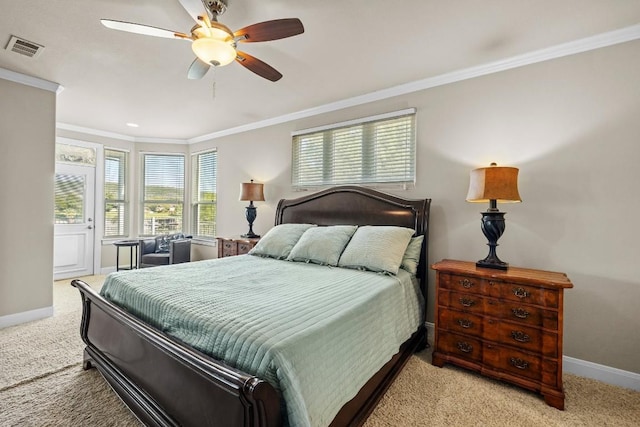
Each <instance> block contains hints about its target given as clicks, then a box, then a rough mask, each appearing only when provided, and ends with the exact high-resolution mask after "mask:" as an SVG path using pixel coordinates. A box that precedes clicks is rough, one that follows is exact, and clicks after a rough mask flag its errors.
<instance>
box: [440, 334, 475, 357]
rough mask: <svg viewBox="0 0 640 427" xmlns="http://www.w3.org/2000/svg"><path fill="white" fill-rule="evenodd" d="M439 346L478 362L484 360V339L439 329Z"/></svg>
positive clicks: (446, 351)
mask: <svg viewBox="0 0 640 427" xmlns="http://www.w3.org/2000/svg"><path fill="white" fill-rule="evenodd" d="M437 348H438V350H440V351H442V352H444V353H449V354H452V355H456V356H458V357H461V358H463V359H467V360H473V361H477V362H480V361H481V360H482V341H480V340H478V339H475V338H473V337H470V336H466V335H460V334H454V333H450V332H447V331H442V330H439V331H438V344H437Z"/></svg>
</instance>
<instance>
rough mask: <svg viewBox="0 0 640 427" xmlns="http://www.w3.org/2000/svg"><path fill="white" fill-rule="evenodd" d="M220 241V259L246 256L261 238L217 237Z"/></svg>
mask: <svg viewBox="0 0 640 427" xmlns="http://www.w3.org/2000/svg"><path fill="white" fill-rule="evenodd" d="M216 239H217V240H218V258H223V257H228V256H235V255H244V254H246V253H248V252H249V251H250V250H251V249H253V247H254V246H255V245H256V244H257V243H258V240H260V238H259V237H254V238H246V237H216Z"/></svg>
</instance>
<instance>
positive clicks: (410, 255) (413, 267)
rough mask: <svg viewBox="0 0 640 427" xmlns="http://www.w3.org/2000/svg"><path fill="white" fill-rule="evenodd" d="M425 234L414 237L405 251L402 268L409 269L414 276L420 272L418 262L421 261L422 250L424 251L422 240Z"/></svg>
mask: <svg viewBox="0 0 640 427" xmlns="http://www.w3.org/2000/svg"><path fill="white" fill-rule="evenodd" d="M423 240H424V236H416V237H412V238H411V240H410V241H409V245H408V246H407V250H406V251H404V256H403V257H402V262H401V263H400V268H401V269H403V270H406V271H408V272H409V273H411V274H413V275H414V276H415V275H416V273H417V272H418V263H419V262H420V252H422V241H423Z"/></svg>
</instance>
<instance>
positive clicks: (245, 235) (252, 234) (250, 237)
mask: <svg viewBox="0 0 640 427" xmlns="http://www.w3.org/2000/svg"><path fill="white" fill-rule="evenodd" d="M240 237H244V238H247V239H257V238H258V237H260V235H258V234H255V233H251V232H250V233H247V234H241V235H240Z"/></svg>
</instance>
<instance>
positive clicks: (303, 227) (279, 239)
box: [249, 224, 315, 259]
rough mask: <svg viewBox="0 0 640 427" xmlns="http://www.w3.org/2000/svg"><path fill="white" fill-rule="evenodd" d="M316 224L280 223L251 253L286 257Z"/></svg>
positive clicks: (279, 257)
mask: <svg viewBox="0 0 640 427" xmlns="http://www.w3.org/2000/svg"><path fill="white" fill-rule="evenodd" d="M312 227H315V224H280V225H276V226H275V227H273V228H272V229H271V230H269V231H268V232H267V234H265V235H264V236H263V237H262V238H261V239H260V240H259V241H258V243H257V244H256V245H255V246H254V247H253V249H251V250H250V251H249V254H250V255H257V256H261V257H268V258H275V259H286V258H287V257H288V256H289V252H291V248H293V247H294V246H295V244H296V243H298V239H300V236H302V234H303V233H304V232H305V231H307V230H308V229H309V228H312Z"/></svg>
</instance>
